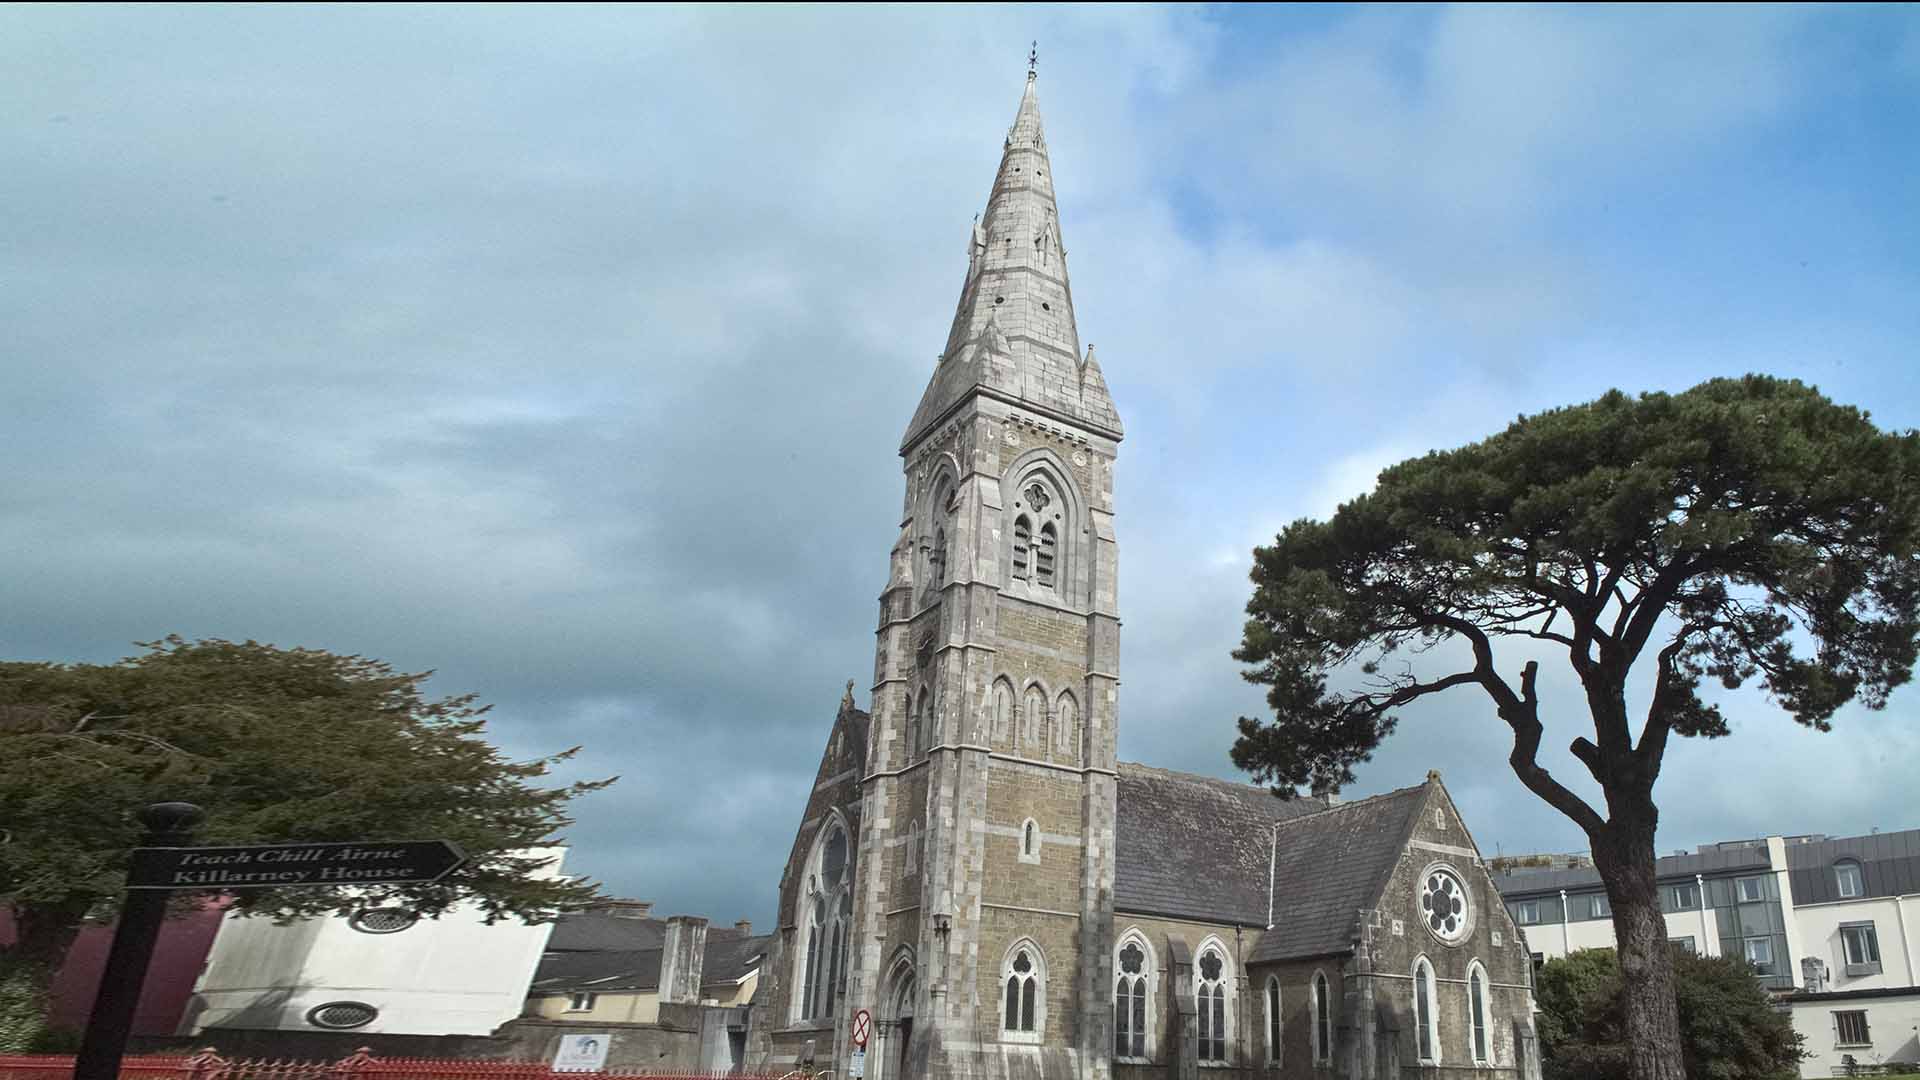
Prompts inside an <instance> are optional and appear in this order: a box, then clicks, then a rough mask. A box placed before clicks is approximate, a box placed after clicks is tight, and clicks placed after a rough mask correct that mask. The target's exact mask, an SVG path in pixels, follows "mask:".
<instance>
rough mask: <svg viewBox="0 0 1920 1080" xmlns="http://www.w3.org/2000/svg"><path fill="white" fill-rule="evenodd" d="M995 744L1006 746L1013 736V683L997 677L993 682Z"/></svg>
mask: <svg viewBox="0 0 1920 1080" xmlns="http://www.w3.org/2000/svg"><path fill="white" fill-rule="evenodd" d="M992 737H993V744H994V745H995V746H1005V745H1006V744H1007V742H1008V741H1009V740H1010V739H1012V738H1013V684H1012V683H1009V682H1008V681H1007V680H1006V679H1004V678H1001V679H996V680H995V681H994V684H993V735H992Z"/></svg>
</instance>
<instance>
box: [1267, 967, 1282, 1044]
mask: <svg viewBox="0 0 1920 1080" xmlns="http://www.w3.org/2000/svg"><path fill="white" fill-rule="evenodd" d="M1266 1001H1267V1064H1268V1065H1278V1064H1280V1047H1281V1046H1282V1045H1283V1044H1282V1043H1281V1041H1280V977H1279V976H1278V975H1269V976H1267V993H1266Z"/></svg>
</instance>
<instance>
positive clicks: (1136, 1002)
mask: <svg viewBox="0 0 1920 1080" xmlns="http://www.w3.org/2000/svg"><path fill="white" fill-rule="evenodd" d="M1115 960H1116V963H1115V964H1114V967H1115V970H1116V972H1117V974H1115V976H1114V980H1113V1056H1114V1057H1117V1058H1129V1059H1133V1060H1141V1061H1143V1060H1145V1059H1146V1057H1147V989H1148V987H1149V985H1150V984H1151V983H1152V981H1153V968H1152V961H1151V960H1150V958H1149V957H1148V956H1147V950H1146V948H1145V947H1144V946H1143V945H1142V943H1141V942H1140V941H1139V939H1137V938H1128V939H1127V940H1125V941H1123V942H1121V944H1120V952H1119V954H1118V955H1117V956H1116V958H1115Z"/></svg>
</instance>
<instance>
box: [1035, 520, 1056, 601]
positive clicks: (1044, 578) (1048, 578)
mask: <svg viewBox="0 0 1920 1080" xmlns="http://www.w3.org/2000/svg"><path fill="white" fill-rule="evenodd" d="M1059 546H1060V535H1059V533H1058V532H1057V531H1056V530H1055V529H1054V527H1053V522H1051V521H1049V522H1047V523H1046V524H1045V525H1042V526H1040V540H1039V543H1037V544H1035V545H1034V549H1033V582H1034V584H1036V585H1038V586H1040V587H1041V588H1043V589H1051V588H1053V561H1054V554H1055V551H1056V549H1057V548H1058V547H1059Z"/></svg>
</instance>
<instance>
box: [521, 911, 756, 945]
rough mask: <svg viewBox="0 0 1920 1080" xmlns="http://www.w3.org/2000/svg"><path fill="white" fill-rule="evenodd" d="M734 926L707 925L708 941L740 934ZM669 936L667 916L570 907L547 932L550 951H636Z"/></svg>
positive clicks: (663, 941) (658, 942) (662, 940)
mask: <svg viewBox="0 0 1920 1080" xmlns="http://www.w3.org/2000/svg"><path fill="white" fill-rule="evenodd" d="M739 936H740V931H738V930H736V929H734V928H733V927H731V926H727V925H724V924H722V925H719V926H709V927H707V941H708V942H713V941H716V940H719V939H721V938H737V937H739ZM666 938H667V920H665V919H654V918H645V919H635V918H632V917H630V916H626V915H614V914H611V913H609V912H605V911H569V912H566V913H564V914H562V915H561V916H560V917H559V918H558V919H557V920H555V921H554V924H553V932H552V933H551V934H549V935H548V936H547V951H548V952H617V951H627V952H632V951H634V950H638V949H658V948H659V947H660V946H661V945H663V944H665V942H666Z"/></svg>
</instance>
